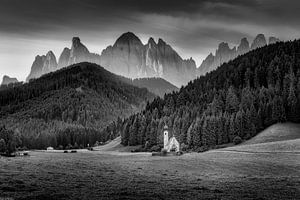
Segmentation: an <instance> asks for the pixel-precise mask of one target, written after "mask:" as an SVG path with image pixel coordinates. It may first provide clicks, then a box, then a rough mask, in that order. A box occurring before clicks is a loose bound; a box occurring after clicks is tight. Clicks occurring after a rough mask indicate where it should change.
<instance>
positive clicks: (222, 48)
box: [197, 34, 280, 76]
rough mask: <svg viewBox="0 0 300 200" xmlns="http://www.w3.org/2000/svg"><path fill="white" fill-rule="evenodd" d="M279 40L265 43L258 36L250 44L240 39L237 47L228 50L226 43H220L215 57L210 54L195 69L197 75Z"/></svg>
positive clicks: (272, 38)
mask: <svg viewBox="0 0 300 200" xmlns="http://www.w3.org/2000/svg"><path fill="white" fill-rule="evenodd" d="M279 41H280V40H279V39H278V38H276V37H272V36H271V37H269V42H268V43H267V40H266V37H265V35H263V34H258V35H257V36H256V37H255V39H254V40H253V42H252V44H251V45H250V43H249V42H248V39H247V38H242V39H241V42H240V44H239V45H238V46H237V47H233V48H230V47H229V45H228V43H226V42H222V43H220V44H219V46H218V48H217V50H216V53H215V55H213V54H212V53H210V54H209V55H208V56H207V57H206V59H205V60H204V61H203V62H202V64H201V65H200V67H199V68H197V75H198V76H201V75H204V74H206V73H207V72H210V71H212V70H215V69H216V68H217V67H219V66H220V65H222V64H223V63H226V62H228V61H230V60H233V59H234V58H236V57H238V56H240V55H243V54H245V53H247V52H249V51H251V50H254V49H257V48H260V47H263V46H265V45H267V44H274V43H276V42H279Z"/></svg>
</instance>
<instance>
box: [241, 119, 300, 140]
mask: <svg viewBox="0 0 300 200" xmlns="http://www.w3.org/2000/svg"><path fill="white" fill-rule="evenodd" d="M294 139H300V124H294V123H283V124H274V125H272V126H270V127H268V128H267V129H265V130H263V131H262V132H260V133H259V134H257V135H256V136H255V137H253V138H251V139H250V140H248V141H246V142H244V143H243V144H259V143H267V142H277V141H285V140H294Z"/></svg>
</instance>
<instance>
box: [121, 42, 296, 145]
mask: <svg viewBox="0 0 300 200" xmlns="http://www.w3.org/2000/svg"><path fill="white" fill-rule="evenodd" d="M299 54H300V40H296V41H293V42H292V41H291V42H285V43H284V42H279V43H276V44H272V45H268V46H265V47H263V48H259V49H256V50H253V51H251V52H249V53H247V54H245V55H243V56H239V57H238V58H236V59H235V60H233V61H230V62H229V63H225V64H223V65H222V66H221V67H219V68H218V69H217V70H215V71H212V72H211V73H208V74H207V75H206V76H201V77H200V78H198V79H196V80H194V81H192V82H190V83H189V84H188V85H187V86H186V87H183V88H181V89H180V91H179V92H176V93H173V94H168V95H166V96H165V97H164V99H161V98H156V99H155V100H154V101H153V102H152V103H151V104H148V105H147V106H146V109H145V110H144V111H142V112H141V113H139V114H136V115H133V116H131V117H130V118H128V119H127V120H125V122H123V123H121V124H119V126H118V127H122V128H121V129H118V130H119V131H121V134H122V144H124V145H138V144H142V145H144V144H145V143H146V141H147V147H146V148H150V147H151V146H153V145H159V146H161V145H162V142H163V141H162V134H161V133H162V130H163V126H164V124H165V123H167V124H168V126H169V127H170V128H171V131H172V132H173V134H174V135H175V136H176V138H177V139H178V140H179V142H180V143H181V144H182V143H184V144H186V145H187V147H188V148H190V149H195V150H197V149H198V148H203V147H205V148H206V147H210V146H215V145H220V144H225V143H229V142H232V141H233V140H234V138H236V137H241V138H242V139H249V138H251V137H254V136H255V135H256V134H257V133H258V132H260V131H262V130H263V129H265V128H267V127H268V126H270V125H272V124H275V123H278V122H285V121H293V122H299V121H300V57H299V56H298V55H299Z"/></svg>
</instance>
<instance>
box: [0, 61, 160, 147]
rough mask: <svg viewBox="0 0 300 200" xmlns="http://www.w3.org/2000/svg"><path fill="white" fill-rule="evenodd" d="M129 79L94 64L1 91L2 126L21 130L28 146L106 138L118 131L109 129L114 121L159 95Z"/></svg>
mask: <svg viewBox="0 0 300 200" xmlns="http://www.w3.org/2000/svg"><path fill="white" fill-rule="evenodd" d="M129 82H130V80H129V79H126V78H123V77H120V76H117V75H114V74H112V73H110V72H108V71H106V70H105V69H104V68H102V67H100V66H98V65H95V64H91V63H80V64H76V65H73V66H70V67H68V68H63V69H61V70H59V71H56V72H53V73H50V74H47V75H44V76H42V77H41V78H39V79H36V80H31V81H30V82H29V83H26V84H23V85H20V86H16V87H13V88H8V89H5V90H2V91H0V125H1V124H3V125H6V127H7V128H8V129H10V130H12V131H14V132H20V134H21V141H22V143H21V146H22V147H23V146H26V147H27V148H34V149H44V148H47V147H48V146H52V147H54V148H58V147H59V146H62V147H63V148H66V147H67V146H74V145H75V146H77V145H78V146H83V147H86V146H87V145H88V144H90V145H93V144H95V142H96V141H99V142H105V141H106V140H108V139H109V138H110V137H111V135H113V133H112V132H111V131H107V130H109V129H110V128H109V127H108V128H106V127H107V126H108V125H109V124H110V123H111V122H112V121H118V118H124V117H128V116H130V115H131V114H133V113H136V112H138V111H140V110H141V108H142V107H143V106H145V104H146V101H147V100H150V99H153V98H154V95H153V94H151V93H150V92H148V91H147V89H141V88H137V87H134V86H132V85H130V84H129ZM110 126H113V124H112V125H110ZM105 128H106V131H104V130H103V129H105ZM76 144H77V145H76Z"/></svg>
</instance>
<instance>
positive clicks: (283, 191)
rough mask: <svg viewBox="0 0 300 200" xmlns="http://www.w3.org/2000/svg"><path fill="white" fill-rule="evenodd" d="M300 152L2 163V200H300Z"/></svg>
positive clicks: (88, 155)
mask: <svg viewBox="0 0 300 200" xmlns="http://www.w3.org/2000/svg"><path fill="white" fill-rule="evenodd" d="M287 144H289V145H290V147H288V151H287V150H286V148H285V147H286V145H287ZM257 145H258V146H257ZM274 145H275V146H274ZM280 145H281V146H282V148H279V147H280ZM299 146H300V139H296V140H287V141H283V140H282V141H276V142H271V143H264V144H262V143H259V144H246V145H238V146H235V147H229V148H225V149H221V150H219V149H218V150H212V151H208V152H205V153H200V154H198V153H189V154H184V155H183V156H175V157H156V156H154V157H153V156H151V154H150V153H135V154H132V153H125V152H112V151H92V152H91V151H78V153H75V154H71V153H70V154H64V153H57V152H30V156H29V157H16V158H4V157H0V166H1V167H0V199H1V198H3V197H10V198H12V199H46V200H47V199H104V200H105V199H297V198H298V197H299V196H300V189H299V188H300V155H299V154H298V153H297V152H298V150H299ZM109 148H112V145H111V146H109ZM230 148H236V149H235V150H234V151H233V150H232V149H230ZM255 149H256V152H251V151H254V150H255ZM250 150H251V151H250ZM242 151H243V152H242ZM247 151H248V153H244V152H247ZM265 151H268V152H267V153H266V152H265ZM281 151H285V153H282V152H281ZM280 152H281V153H280Z"/></svg>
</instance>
